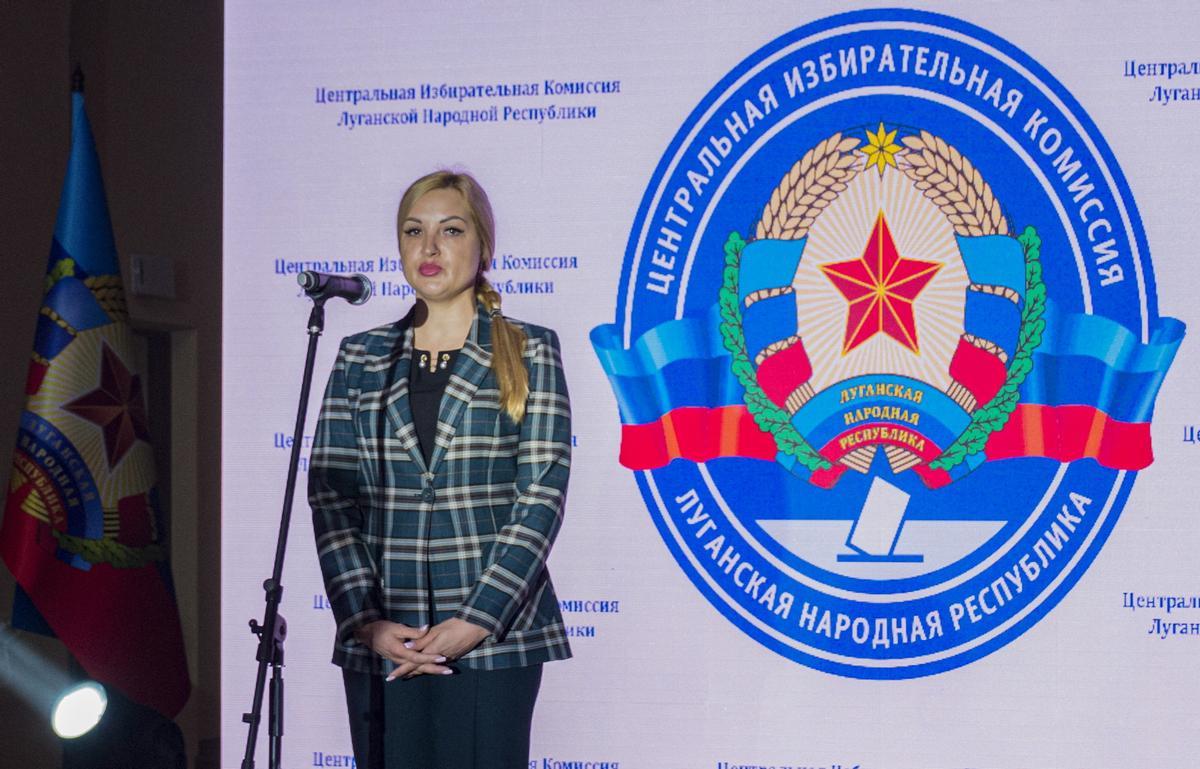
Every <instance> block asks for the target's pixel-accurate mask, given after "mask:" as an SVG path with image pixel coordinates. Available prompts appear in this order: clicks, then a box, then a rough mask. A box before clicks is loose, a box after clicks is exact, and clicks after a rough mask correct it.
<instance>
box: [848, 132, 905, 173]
mask: <svg viewBox="0 0 1200 769" xmlns="http://www.w3.org/2000/svg"><path fill="white" fill-rule="evenodd" d="M895 142H896V130H893V131H892V132H891V133H888V132H887V131H885V130H883V123H880V124H879V130H878V131H877V132H876V133H871V132H870V131H867V146H865V147H861V148H859V152H861V153H863V154H864V155H866V156H867V168H870V167H871V166H875V167H876V168H878V169H879V175H880V176H883V169H884V168H886V167H887V166H891V167H892V168H895V167H896V154H897V153H898V152H900V150H902V149H903V147H901V146H900V145H898V144H896V143H895Z"/></svg>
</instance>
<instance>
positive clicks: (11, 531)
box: [0, 91, 191, 718]
mask: <svg viewBox="0 0 1200 769" xmlns="http://www.w3.org/2000/svg"><path fill="white" fill-rule="evenodd" d="M134 349H135V340H134V338H133V336H132V332H131V331H130V328H129V323H128V314H127V311H126V307H125V295H124V289H123V288H122V285H121V276H120V271H119V268H118V266H117V254H116V247H115V245H114V243H113V233H112V225H111V223H110V221H109V216H108V204H107V202H106V200H105V196H104V185H103V182H102V181H101V178H100V163H99V159H98V157H97V155H96V148H95V144H94V143H93V141H92V133H91V129H90V127H89V126H88V121H87V115H86V114H85V112H84V108H83V94H82V93H81V92H79V91H76V92H75V93H73V94H72V120H71V154H70V158H69V161H68V165H67V175H66V180H65V181H64V183H63V192H62V198H61V200H60V202H59V208H58V220H57V223H56V226H55V231H54V239H53V242H52V243H51V247H50V261H49V265H48V267H47V270H46V280H45V295H44V298H43V300H42V306H41V310H40V312H39V315H38V320H37V332H36V336H35V339H34V345H33V355H32V360H31V361H30V365H29V376H28V379H27V382H26V387H25V393H26V405H25V411H24V413H23V414H22V415H21V424H20V428H19V430H18V435H17V446H16V451H15V452H14V455H13V467H12V473H11V476H10V481H9V486H8V497H7V502H6V505H5V510H4V520H3V525H2V526H0V556H3V558H4V562H5V563H6V564H7V565H8V568H9V569H10V570H11V571H12V573H13V576H14V577H15V578H16V580H17V583H18V585H19V591H20V592H23V593H24V595H23V596H21V599H22V600H23V599H24V598H25V597H28V599H29V601H31V602H32V605H33V607H34V608H35V609H36V612H37V613H38V614H40V615H41V618H42V619H44V621H45V624H46V625H48V626H49V628H50V629H51V630H52V631H53V632H54V634H55V635H56V636H57V637H58V638H59V639H61V640H62V642H63V643H64V644H65V645H66V646H67V649H68V650H69V651H70V652H71V654H72V655H73V656H74V657H75V658H76V659H77V660H78V661H79V663H80V665H82V667H83V668H84V670H86V671H87V673H88V675H90V676H91V677H92V678H94V679H95V680H97V681H100V682H101V683H103V684H105V685H107V686H111V687H113V688H115V689H117V690H118V691H120V692H122V693H123V694H125V695H126V696H128V697H129V698H130V699H132V700H134V701H136V702H139V703H142V704H144V705H147V706H149V707H152V708H154V709H155V710H157V711H159V712H161V713H162V714H163V715H164V716H166V717H168V718H173V717H174V716H175V715H177V714H178V713H179V711H180V710H181V709H182V708H183V705H184V703H185V702H186V701H187V697H188V694H189V691H190V688H191V684H190V682H189V680H188V673H187V661H186V659H185V656H184V648H183V635H182V632H181V629H180V624H179V611H178V608H177V606H176V604H175V599H174V595H173V593H172V590H171V586H170V574H169V571H168V568H167V562H166V554H167V551H166V547H165V543H164V541H163V539H162V537H161V536H160V533H161V531H162V530H161V507H160V505H159V500H158V498H157V496H156V493H155V489H154V459H153V455H152V453H151V447H150V444H149V443H148V438H149V433H148V429H147V418H146V406H145V399H144V397H143V393H142V382H141V378H140V377H139V376H138V375H137V374H136V373H135V370H134V366H133V362H134V361H133V350H134ZM14 619H17V617H14Z"/></svg>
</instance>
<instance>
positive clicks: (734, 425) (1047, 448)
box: [591, 260, 1185, 487]
mask: <svg viewBox="0 0 1200 769" xmlns="http://www.w3.org/2000/svg"><path fill="white" fill-rule="evenodd" d="M775 261H778V260H775ZM785 298H786V297H785ZM789 302H790V300H789ZM788 312H791V310H790V308H788ZM988 317H995V313H989V315H988ZM1044 320H1045V323H1046V326H1045V330H1044V331H1043V334H1042V342H1041V344H1040V345H1039V346H1038V348H1037V349H1036V351H1035V352H1034V355H1033V366H1032V370H1031V371H1030V373H1029V375H1028V377H1027V378H1026V379H1025V381H1024V382H1023V383H1022V385H1021V387H1020V391H1019V392H1020V401H1019V404H1018V405H1017V406H1016V409H1015V410H1014V411H1013V413H1012V414H1011V416H1010V417H1009V419H1008V421H1007V422H1006V423H1005V425H1004V427H1003V428H1002V429H1000V430H998V431H996V432H994V433H993V434H992V435H991V436H990V437H989V438H988V440H987V443H986V445H985V447H984V449H983V451H981V452H979V453H978V454H976V455H973V456H971V457H968V459H967V461H966V462H964V463H962V464H961V465H960V466H958V467H956V468H954V469H953V470H952V471H951V472H946V471H944V470H933V469H931V468H929V467H928V466H927V465H922V466H919V467H918V468H916V471H917V472H918V474H919V475H920V476H921V478H922V480H924V481H925V483H926V484H927V485H929V486H931V487H937V486H942V485H945V484H947V483H950V482H952V481H953V480H954V479H955V478H958V477H961V476H962V475H963V474H965V473H967V472H970V470H971V469H973V468H975V467H978V466H979V465H980V464H982V462H984V461H991V460H1002V459H1014V458H1020V457H1033V456H1037V457H1049V458H1052V459H1056V460H1059V461H1062V462H1072V461H1075V460H1078V459H1093V460H1096V461H1097V462H1099V463H1100V464H1101V465H1103V466H1105V467H1110V468H1114V469H1122V470H1140V469H1143V468H1145V467H1147V466H1149V465H1150V464H1151V462H1153V459H1154V456H1153V452H1152V450H1151V442H1150V419H1151V416H1152V413H1153V407H1154V400H1155V396H1156V395H1157V393H1158V389H1159V387H1160V386H1161V384H1162V380H1163V377H1164V376H1165V375H1166V373H1167V370H1168V368H1169V367H1170V365H1171V362H1172V360H1173V359H1174V357H1175V353H1176V351H1177V350H1178V348H1179V344H1180V342H1181V341H1182V340H1183V336H1184V332H1185V327H1184V324H1183V323H1181V322H1180V321H1178V320H1175V319H1173V318H1159V319H1157V320H1156V321H1155V322H1154V323H1153V324H1152V326H1151V328H1150V333H1149V338H1148V340H1147V341H1145V342H1142V341H1140V340H1139V339H1138V338H1137V336H1136V335H1135V334H1134V333H1133V332H1132V331H1130V330H1129V329H1127V328H1125V327H1124V326H1122V325H1120V324H1119V323H1117V322H1115V321H1113V320H1110V319H1108V318H1104V317H1101V316H1096V315H1086V314H1082V313H1068V312H1065V311H1063V310H1061V309H1060V308H1058V307H1057V306H1056V305H1055V304H1054V303H1053V302H1049V301H1048V302H1047V308H1046V312H1045V316H1044ZM746 334H747V339H748V340H749V337H750V330H748V331H747V332H746ZM591 339H592V345H593V347H594V348H595V350H596V354H597V355H598V356H599V358H600V362H601V366H602V367H603V368H604V371H605V373H606V374H607V375H608V378H609V381H610V383H611V384H612V387H613V390H614V392H615V394H616V398H617V404H618V407H619V410H620V414H621V452H620V461H621V464H623V465H624V466H625V467H628V468H630V469H634V470H649V469H654V468H657V467H662V466H663V465H666V464H667V463H669V462H671V461H672V460H674V459H685V460H690V461H693V462H707V461H710V460H713V459H718V458H720V457H746V458H753V459H763V460H778V461H780V462H783V463H784V464H785V465H788V464H789V463H790V460H789V458H788V457H787V456H786V455H784V454H782V453H781V452H780V451H779V450H778V448H777V446H776V443H775V440H774V438H773V436H772V435H770V434H769V433H766V432H763V431H762V430H760V429H759V427H758V425H757V424H756V423H755V420H754V418H753V416H752V415H751V413H750V411H749V410H748V408H747V406H746V404H745V400H744V389H743V387H742V385H741V383H740V382H739V381H738V379H737V377H736V376H735V374H734V371H733V360H732V357H731V355H730V353H729V352H728V350H727V349H726V348H725V346H724V344H723V343H722V338H721V317H720V309H719V306H718V305H713V306H712V307H711V308H710V310H709V311H708V312H706V313H705V314H703V315H699V316H691V317H685V318H681V319H678V320H671V321H667V322H664V323H662V324H660V325H658V326H656V327H654V328H652V329H650V330H649V331H647V332H645V333H644V334H642V335H641V337H639V338H638V339H636V340H634V341H633V343H632V345H631V346H629V347H628V348H627V347H625V345H624V343H623V340H622V338H621V328H620V327H619V326H617V325H604V326H599V327H597V328H596V329H594V330H593V331H592V335H591ZM789 350H799V351H798V352H793V357H799V356H800V355H801V354H802V347H801V346H800V345H794V346H793V347H792V348H789ZM972 356H974V357H975V358H979V359H980V360H974V359H973V357H972ZM768 360H769V358H768ZM989 364H990V360H989V359H988V357H987V356H986V355H984V354H982V353H978V352H977V351H976V349H975V348H969V349H967V350H966V351H964V350H960V351H959V354H957V355H956V358H955V361H954V363H953V364H952V374H955V375H956V376H957V377H959V378H961V379H963V380H964V381H966V382H967V385H968V389H969V388H970V387H974V388H976V389H979V388H981V387H982V388H983V390H980V395H987V397H990V394H994V392H995V390H996V389H998V384H996V383H994V382H993V383H991V384H989V383H988V381H985V380H989V379H995V378H996V377H995V376H994V375H993V376H990V377H989V376H988V373H989V372H988V365H989ZM765 368H767V367H766V365H765V364H764V365H763V366H762V367H760V369H759V371H758V380H759V383H760V385H761V386H762V387H763V389H764V390H767V389H769V385H770V382H764V374H763V369H765ZM787 368H789V369H790V370H792V371H793V373H795V372H796V371H799V372H800V378H801V379H807V376H808V371H809V368H808V363H807V359H803V360H800V362H799V364H796V363H793V364H791V365H789V366H788V367H787ZM767 373H768V374H770V373H771V372H770V371H768V372H767ZM1000 378H1001V381H1002V379H1003V369H1001V372H1000ZM795 379H796V377H795V376H792V377H791V378H790V379H788V380H787V382H786V384H785V386H783V387H782V389H781V390H780V392H781V393H782V392H784V391H787V390H789V388H791V387H792V386H794V384H795V382H794V381H793V380H795ZM864 381H866V380H864ZM868 384H869V382H868ZM985 385H986V387H985ZM985 391H986V392H985ZM944 421H947V422H951V421H953V420H951V419H949V418H947V419H946V420H944ZM922 459H928V458H927V457H922ZM841 469H844V468H841V467H839V466H837V465H835V466H834V470H833V472H834V473H835V475H833V476H831V477H830V476H829V475H828V474H829V472H830V471H822V472H818V473H813V474H812V475H811V476H810V480H812V481H813V482H814V483H818V484H819V485H829V484H832V483H833V482H835V481H836V472H837V471H839V470H841Z"/></svg>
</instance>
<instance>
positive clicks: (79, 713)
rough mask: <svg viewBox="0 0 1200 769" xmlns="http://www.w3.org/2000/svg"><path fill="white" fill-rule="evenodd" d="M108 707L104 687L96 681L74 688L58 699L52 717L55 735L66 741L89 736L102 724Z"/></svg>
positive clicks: (51, 721) (86, 682) (85, 682)
mask: <svg viewBox="0 0 1200 769" xmlns="http://www.w3.org/2000/svg"><path fill="white" fill-rule="evenodd" d="M107 707H108V695H107V694H105V692H104V687H103V686H101V685H100V684H98V683H96V682H95V681H84V682H83V683H81V684H79V685H77V686H73V687H71V688H70V689H68V690H67V691H65V692H63V694H62V695H61V696H60V697H59V698H58V700H57V701H56V702H55V703H54V709H53V710H52V711H51V715H50V725H51V726H52V727H53V728H54V733H55V734H57V735H58V736H59V737H62V738H63V739H65V740H73V739H75V738H76V737H80V736H82V735H84V734H87V733H88V732H89V731H91V730H92V728H93V727H95V726H96V724H98V723H100V719H101V717H103V716H104V711H105V709H106V708H107Z"/></svg>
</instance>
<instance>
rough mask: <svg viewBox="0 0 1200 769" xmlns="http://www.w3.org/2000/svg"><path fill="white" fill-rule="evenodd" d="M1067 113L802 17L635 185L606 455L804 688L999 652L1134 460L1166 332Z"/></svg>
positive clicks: (1055, 585)
mask: <svg viewBox="0 0 1200 769" xmlns="http://www.w3.org/2000/svg"><path fill="white" fill-rule="evenodd" d="M1153 286H1154V282H1153V273H1152V271H1151V267H1150V261H1149V257H1148V252H1147V246H1146V241H1145V236H1144V234H1143V232H1142V227H1141V222H1140V220H1139V218H1138V214H1137V210H1136V207H1135V205H1134V202H1133V200H1132V198H1131V196H1130V194H1129V191H1128V189H1127V186H1126V184H1125V181H1124V178H1123V176H1122V174H1121V171H1120V168H1119V167H1118V166H1117V163H1116V160H1115V159H1114V158H1113V156H1112V154H1111V152H1110V151H1109V149H1108V147H1107V145H1106V144H1105V142H1104V140H1103V138H1102V137H1101V136H1100V135H1099V133H1098V132H1097V130H1096V128H1095V126H1094V125H1093V124H1092V122H1091V120H1090V119H1089V118H1088V116H1087V115H1086V114H1085V113H1084V111H1083V110H1082V108H1080V107H1079V105H1078V104H1076V102H1075V101H1074V99H1073V98H1072V97H1071V96H1070V94H1068V93H1067V92H1066V91H1065V90H1064V89H1063V87H1062V86H1061V85H1060V84H1059V83H1058V82H1057V81H1055V80H1054V79H1053V78H1052V77H1051V76H1050V75H1049V74H1048V73H1046V72H1045V71H1044V70H1043V69H1042V68H1041V67H1040V66H1039V65H1038V64H1037V63H1036V62H1034V61H1032V60H1031V59H1030V58H1029V57H1028V56H1026V55H1025V54H1024V53H1022V52H1021V51H1018V50H1016V49H1015V48H1013V47H1012V46H1011V45H1009V44H1007V43H1006V42H1004V41H1002V40H1000V39H998V38H997V37H996V36H994V35H992V34H990V33H988V32H986V31H984V30H981V29H979V28H976V27H973V26H971V25H968V24H965V23H963V22H960V21H957V20H955V19H952V18H949V17H945V16H941V15H935V14H929V13H923V12H915V11H897V10H887V11H865V12H856V13H850V14H844V15H840V16H835V17H831V18H828V19H825V20H822V21H819V22H816V23H813V24H810V25H807V26H805V27H801V28H799V29H796V30H794V31H792V32H789V33H788V34H786V35H784V36H782V37H781V38H779V39H778V40H775V41H774V42H772V43H770V44H769V45H767V46H765V47H764V48H762V49H761V50H759V51H757V52H756V53H754V54H753V55H751V56H750V57H749V58H747V59H746V60H745V61H743V62H742V63H741V64H739V65H738V66H737V67H736V68H735V69H734V70H733V71H732V72H730V73H729V74H728V75H727V76H726V77H725V78H724V79H723V80H722V81H721V82H720V83H718V84H717V85H716V86H715V87H714V88H713V89H712V90H711V91H710V92H709V93H708V95H707V96H705V98H704V99H703V101H701V103H700V104H699V105H698V106H697V107H696V109H695V110H694V111H693V112H692V114H691V115H690V116H689V118H688V120H687V122H686V123H685V124H684V125H683V126H682V127H681V128H680V129H679V132H678V133H677V135H676V136H675V138H674V140H673V141H672V142H671V145H670V146H669V147H668V149H667V151H666V153H665V154H664V156H663V158H662V160H661V162H660V163H659V165H658V168H657V169H656V170H655V172H654V175H653V177H652V179H651V181H650V184H649V186H648V188H647V190H646V194H645V196H644V198H643V200H642V204H641V206H640V208H639V210H638V214H637V219H636V221H635V223H634V226H633V230H632V233H631V236H630V240H629V246H628V250H627V253H626V258H625V263H624V268H623V276H622V282H621V289H620V294H619V297H618V300H617V323H616V324H613V325H607V326H602V327H600V328H597V329H596V330H595V331H593V334H592V339H593V344H594V345H595V347H596V351H597V354H598V355H599V356H600V359H601V363H602V364H603V366H604V368H605V371H606V373H607V374H608V376H609V379H610V381H611V383H612V385H613V388H614V391H615V393H616V396H617V401H618V404H619V407H620V411H621V419H622V444H621V462H622V464H624V465H626V466H627V467H629V468H631V469H633V470H635V472H636V477H637V480H638V484H639V486H640V488H641V491H642V494H643V497H644V499H645V501H646V504H647V507H648V509H649V511H650V514H651V515H652V516H653V518H654V520H655V523H656V525H657V527H658V529H659V531H660V533H661V534H662V536H663V538H664V540H665V542H666V544H667V545H668V547H669V548H670V550H671V552H672V554H673V555H674V557H675V558H676V560H677V561H678V562H679V564H680V567H681V568H682V569H683V570H684V571H685V572H686V573H687V574H688V575H689V577H690V578H691V579H692V581H693V582H694V583H695V585H696V587H697V588H699V589H700V590H701V592H703V594H704V595H705V596H706V597H707V598H708V599H709V600H710V601H711V602H712V604H713V605H714V606H715V607H716V608H717V609H718V610H720V611H721V612H722V613H723V614H724V615H725V616H726V617H727V618H728V619H729V620H730V621H732V622H733V623H735V624H736V625H737V626H738V627H739V628H741V629H742V630H743V631H744V632H745V633H746V634H747V635H749V636H751V637H752V638H754V639H756V640H757V641H759V642H760V643H762V644H764V645H766V646H768V647H769V648H771V649H773V650H775V651H776V652H778V653H780V654H782V655H784V656H786V657H789V658H791V659H793V660H795V661H797V662H800V663H803V664H805V665H809V666H811V667H813V668H817V669H820V670H824V671H828V672H832V673H837V674H841V675H848V676H856V677H864V678H908V677H914V676H920V675H927V674H931V673H936V672H940V671H944V670H947V669H950V668H954V667H957V666H960V665H963V664H966V663H968V662H971V661H972V660H975V659H978V658H980V657H982V656H984V655H986V654H988V653H990V652H992V651H995V650H996V649H998V648H1000V647H1001V646H1003V645H1004V644H1007V643H1009V642H1010V641H1012V640H1013V639H1015V638H1016V637H1018V636H1019V635H1020V634H1021V633H1023V632H1024V631H1025V630H1026V629H1028V628H1029V627H1030V626H1032V625H1033V624H1034V623H1036V622H1037V621H1038V620H1039V619H1041V618H1042V617H1043V616H1044V615H1045V614H1046V613H1047V612H1048V611H1049V610H1050V609H1051V608H1052V607H1053V606H1054V605H1055V604H1056V603H1057V602H1058V601H1059V600H1060V599H1061V598H1062V596H1063V595H1064V594H1065V593H1066V592H1067V591H1068V590H1069V589H1070V588H1071V587H1072V586H1073V585H1074V584H1075V582H1076V581H1077V580H1078V579H1079V578H1080V576H1081V575H1082V574H1083V572H1084V571H1085V570H1086V568H1087V566H1088V565H1089V563H1090V562H1091V560H1092V559H1093V558H1094V557H1095V556H1096V553H1097V552H1098V550H1099V549H1100V547H1101V546H1102V545H1103V543H1104V541H1105V539H1106V538H1107V536H1108V534H1109V532H1110V531H1111V530H1112V528H1113V526H1114V524H1115V523H1116V520H1117V517H1118V515H1119V513H1120V510H1121V507H1122V505H1123V504H1124V501H1125V498H1126V497H1127V495H1128V493H1129V490H1130V487H1131V485H1132V483H1133V480H1134V477H1135V474H1136V471H1137V470H1140V469H1142V468H1144V467H1146V466H1147V465H1149V464H1150V462H1151V460H1152V455H1151V451H1150V434H1149V422H1150V416H1151V411H1152V407H1153V402H1154V396H1155V394H1156V392H1157V389H1158V386H1159V384H1160V383H1161V381H1162V378H1163V376H1164V375H1165V372H1166V370H1167V368H1168V366H1169V364H1170V362H1171V359H1172V357H1173V355H1174V351H1175V349H1176V347H1177V346H1178V343H1179V341H1180V339H1181V338H1182V335H1183V326H1182V324H1180V323H1178V321H1174V320H1171V319H1164V318H1159V317H1158V315H1157V312H1156V308H1155V301H1154V294H1153V290H1154V289H1153Z"/></svg>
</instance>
